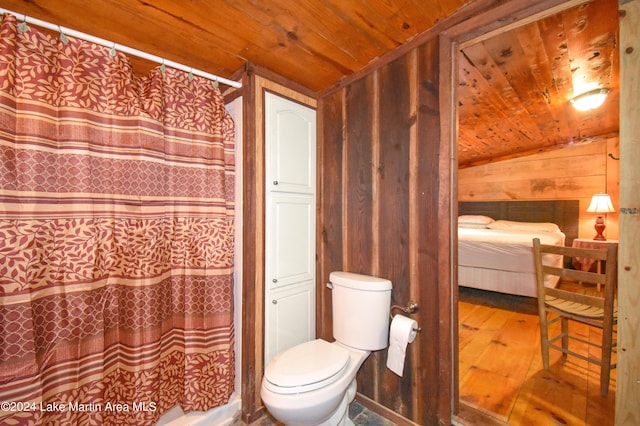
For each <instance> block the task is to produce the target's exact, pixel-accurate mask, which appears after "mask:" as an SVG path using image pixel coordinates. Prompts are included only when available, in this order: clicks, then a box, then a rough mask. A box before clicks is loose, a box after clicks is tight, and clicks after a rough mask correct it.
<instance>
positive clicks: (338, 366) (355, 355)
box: [260, 271, 391, 426]
mask: <svg viewBox="0 0 640 426" xmlns="http://www.w3.org/2000/svg"><path fill="white" fill-rule="evenodd" d="M327 286H328V287H329V288H330V289H332V292H333V293H332V310H333V311H332V315H333V337H334V338H335V341H334V342H332V343H329V342H327V341H326V340H322V339H316V340H311V341H309V342H305V343H302V344H299V345H297V346H294V347H292V348H289V349H287V350H285V351H283V352H281V353H279V354H278V355H276V356H275V357H274V358H273V359H272V360H271V361H270V362H269V364H268V365H267V367H266V368H265V373H264V377H263V379H262V386H261V389H260V396H261V397H262V401H263V402H264V405H265V407H266V408H267V410H268V411H269V413H271V415H272V416H273V417H274V418H275V419H276V420H278V421H280V422H282V423H284V424H285V425H287V426H316V425H322V426H337V425H353V422H352V421H351V420H350V419H349V416H348V407H349V403H350V402H351V401H353V399H354V397H355V395H356V373H357V372H358V370H359V369H360V366H361V365H362V363H363V362H364V361H365V359H367V357H368V356H369V354H370V353H371V351H376V350H380V349H384V348H386V347H387V344H388V337H389V307H390V305H391V281H389V280H387V279H384V278H378V277H372V276H369V275H361V274H354V273H351V272H342V271H339V272H332V273H331V274H330V275H329V284H327Z"/></svg>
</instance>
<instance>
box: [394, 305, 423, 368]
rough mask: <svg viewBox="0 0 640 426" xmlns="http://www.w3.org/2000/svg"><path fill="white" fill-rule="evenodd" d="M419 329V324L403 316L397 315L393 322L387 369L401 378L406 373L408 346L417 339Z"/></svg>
mask: <svg viewBox="0 0 640 426" xmlns="http://www.w3.org/2000/svg"><path fill="white" fill-rule="evenodd" d="M417 329H418V323H417V322H416V321H415V320H412V319H411V318H407V317H405V316H403V315H396V316H394V317H393V320H392V321H391V329H390V330H389V352H388V354H387V368H388V369H389V370H391V371H393V372H394V373H396V374H397V375H398V376H400V377H402V373H403V371H404V358H405V355H406V352H407V346H408V345H409V343H411V342H413V340H414V339H415V338H416V333H417V331H416V330H417Z"/></svg>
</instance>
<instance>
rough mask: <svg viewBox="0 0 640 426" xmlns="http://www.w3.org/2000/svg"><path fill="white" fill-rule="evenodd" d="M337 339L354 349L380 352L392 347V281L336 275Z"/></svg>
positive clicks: (332, 276)
mask: <svg viewBox="0 0 640 426" xmlns="http://www.w3.org/2000/svg"><path fill="white" fill-rule="evenodd" d="M329 281H330V282H331V284H332V287H333V292H332V294H331V299H332V309H333V312H332V318H333V337H334V338H335V339H336V340H337V341H338V342H340V343H342V344H344V345H347V346H350V347H352V348H356V349H361V350H369V351H376V350H379V349H384V348H386V347H387V346H388V344H389V309H390V305H391V281H389V280H387V279H385V278H379V277H372V276H369V275H361V274H354V273H351V272H342V271H338V272H332V273H331V274H329Z"/></svg>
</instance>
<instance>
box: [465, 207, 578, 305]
mask: <svg viewBox="0 0 640 426" xmlns="http://www.w3.org/2000/svg"><path fill="white" fill-rule="evenodd" d="M577 224H578V202H577V201H573V200H570V201H565V200H563V201H529V202H524V201H520V202H518V201H511V202H493V203H490V202H487V203H460V206H459V226H458V284H459V285H460V286H463V287H472V288H477V289H482V290H490V291H496V292H501V293H508V294H515V295H519V296H529V297H536V283H535V270H534V263H533V250H532V240H533V238H540V240H541V242H542V243H543V244H553V245H566V244H568V245H570V244H571V241H572V240H573V238H576V237H577ZM543 261H544V262H545V263H546V264H549V265H553V264H556V265H557V264H558V262H561V261H562V260H561V258H559V257H553V256H551V257H548V258H546V259H544V260H543ZM558 266H559V265H558ZM555 284H556V283H555V282H548V283H547V285H550V286H555Z"/></svg>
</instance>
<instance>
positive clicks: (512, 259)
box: [458, 228, 565, 273]
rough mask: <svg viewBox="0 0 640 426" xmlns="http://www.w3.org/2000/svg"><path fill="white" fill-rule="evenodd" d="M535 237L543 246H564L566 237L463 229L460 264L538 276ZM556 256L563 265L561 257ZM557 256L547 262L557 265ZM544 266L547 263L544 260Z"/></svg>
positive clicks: (460, 244)
mask: <svg viewBox="0 0 640 426" xmlns="http://www.w3.org/2000/svg"><path fill="white" fill-rule="evenodd" d="M534 238H540V242H541V243H542V244H549V245H560V246H562V245H564V239H565V235H564V234H563V233H562V232H559V231H558V232H541V233H531V232H527V231H507V230H493V229H483V228H481V229H473V228H459V229H458V264H459V265H461V266H472V267H479V268H487V269H498V270H503V271H510V272H528V273H535V266H534V264H533V247H532V244H533V243H532V241H533V239H534ZM553 257H555V258H556V259H555V260H560V262H561V259H560V258H559V257H558V256H553ZM553 257H550V258H548V259H547V260H548V261H549V262H553V260H554V259H553ZM543 263H547V262H545V259H544V258H543ZM549 264H550V263H549ZM556 264H557V263H556Z"/></svg>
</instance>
